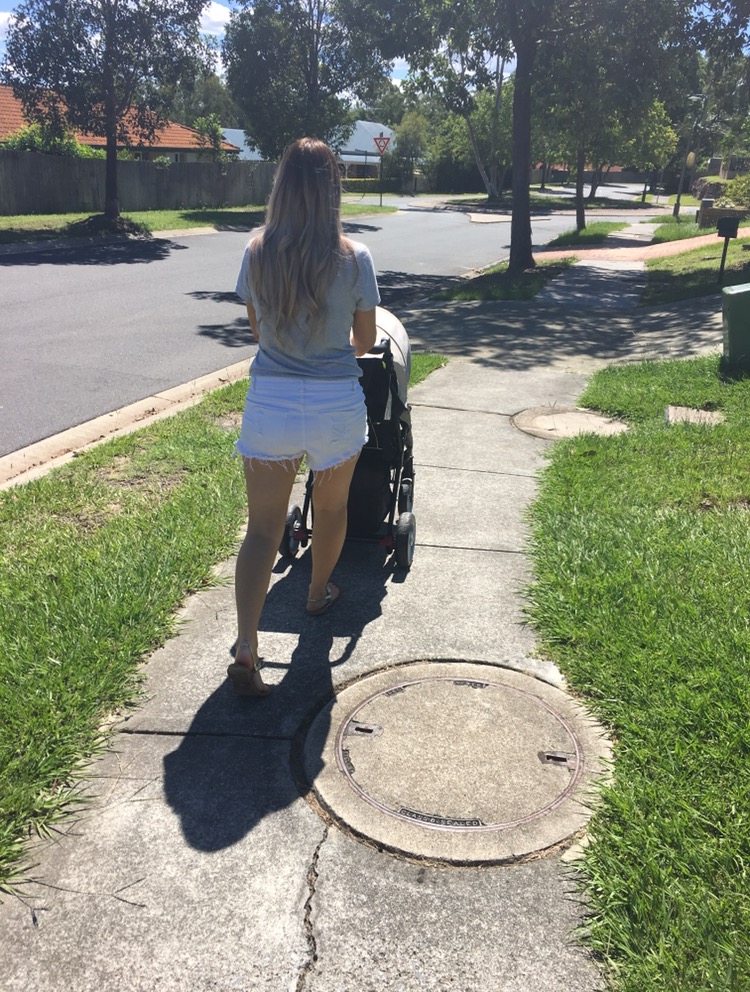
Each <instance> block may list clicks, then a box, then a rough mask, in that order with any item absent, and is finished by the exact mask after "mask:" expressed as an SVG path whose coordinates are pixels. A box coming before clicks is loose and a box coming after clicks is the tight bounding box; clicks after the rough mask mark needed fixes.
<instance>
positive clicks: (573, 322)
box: [399, 276, 722, 372]
mask: <svg viewBox="0 0 750 992" xmlns="http://www.w3.org/2000/svg"><path fill="white" fill-rule="evenodd" d="M561 278H565V277H564V276H562V277H561ZM550 285H552V284H550ZM720 313H721V300H720V299H717V298H713V297H705V298H701V299H696V300H685V301H682V302H680V303H674V304H670V305H669V306H668V307H659V308H654V309H645V308H644V309H637V310H629V311H627V312H624V311H615V310H606V309H596V307H595V306H577V307H573V306H563V305H560V304H546V305H545V304H540V303H537V302H535V301H533V300H530V301H528V302H525V303H524V302H520V303H518V302H513V303H446V304H438V303H436V304H434V305H426V306H423V307H420V308H419V309H418V310H417V309H415V310H412V311H411V312H409V311H408V310H407V311H406V312H402V313H399V317H400V319H401V320H402V321H403V323H404V326H405V327H406V330H407V332H408V334H409V338H410V340H411V345H412V349H413V350H414V351H423V352H439V353H440V354H442V355H446V356H447V357H449V358H453V357H455V358H464V359H468V360H470V361H472V362H476V363H477V364H479V365H483V366H485V367H488V368H498V369H503V370H505V371H519V372H523V371H531V370H534V369H538V368H540V367H548V366H551V365H555V364H558V365H560V364H570V363H571V362H574V361H577V360H581V359H588V360H594V361H603V362H607V361H609V362H611V361H626V360H638V359H643V358H651V357H653V358H680V357H685V356H688V355H692V354H699V353H700V354H702V353H706V352H707V351H711V350H720V349H721V342H722V336H721V325H720Z"/></svg>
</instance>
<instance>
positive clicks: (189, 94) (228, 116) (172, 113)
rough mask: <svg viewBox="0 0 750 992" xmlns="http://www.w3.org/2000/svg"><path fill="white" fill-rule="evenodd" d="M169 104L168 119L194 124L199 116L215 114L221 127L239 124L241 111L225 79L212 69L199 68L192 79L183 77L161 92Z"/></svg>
mask: <svg viewBox="0 0 750 992" xmlns="http://www.w3.org/2000/svg"><path fill="white" fill-rule="evenodd" d="M162 95H163V97H164V101H165V103H166V105H167V106H168V107H169V119H170V120H172V121H177V123H178V124H186V125H187V126H188V127H194V126H195V120H196V118H198V117H208V116H209V115H211V114H215V115H216V116H217V117H218V118H219V121H220V123H221V126H222V127H237V128H238V127H240V126H241V124H240V112H239V110H238V109H237V107H236V106H235V103H234V101H233V100H232V97H231V94H230V92H229V90H228V88H227V85H226V83H225V82H224V81H223V80H222V79H220V78H219V77H218V76H217V75H216V73H214V72H201V73H200V74H199V75H198V76H197V78H195V79H186V80H183V81H182V82H181V83H180V84H179V85H178V86H171V87H169V89H168V90H167V91H166V92H164V93H163V94H162Z"/></svg>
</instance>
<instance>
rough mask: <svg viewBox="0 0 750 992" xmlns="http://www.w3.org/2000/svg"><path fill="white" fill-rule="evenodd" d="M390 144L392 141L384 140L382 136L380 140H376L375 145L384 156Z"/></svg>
mask: <svg viewBox="0 0 750 992" xmlns="http://www.w3.org/2000/svg"><path fill="white" fill-rule="evenodd" d="M390 143H391V139H390V138H384V137H383V135H382V134H381V136H380V137H379V138H375V144H376V145H377V149H378V151H379V152H380V154H381V155H382V154H383V152H384V151H385V150H386V148H387V147H388V145H389V144H390Z"/></svg>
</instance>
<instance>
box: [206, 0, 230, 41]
mask: <svg viewBox="0 0 750 992" xmlns="http://www.w3.org/2000/svg"><path fill="white" fill-rule="evenodd" d="M229 13H230V11H229V8H228V7H222V5H221V4H220V3H216V0H211V3H209V5H208V6H207V7H206V8H205V9H204V11H203V13H202V14H201V31H202V32H203V33H204V34H214V35H219V36H220V35H223V34H224V31H225V29H226V26H227V24H228V23H229Z"/></svg>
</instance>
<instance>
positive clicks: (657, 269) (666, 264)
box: [641, 231, 750, 306]
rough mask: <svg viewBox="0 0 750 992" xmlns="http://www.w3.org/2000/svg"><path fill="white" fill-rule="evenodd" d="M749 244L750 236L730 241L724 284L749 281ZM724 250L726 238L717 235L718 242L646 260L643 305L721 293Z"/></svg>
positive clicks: (731, 284) (730, 284)
mask: <svg viewBox="0 0 750 992" xmlns="http://www.w3.org/2000/svg"><path fill="white" fill-rule="evenodd" d="M707 233H709V234H710V233H711V232H710V231H709V232H707ZM746 246H750V237H745V238H736V239H733V240H731V241H730V242H729V250H728V252H727V258H726V263H725V267H724V278H723V285H724V286H737V285H740V284H741V283H746V282H750V250H746ZM723 249H724V239H723V238H719V237H717V238H716V243H715V244H709V245H704V246H703V247H701V248H693V249H692V250H690V251H686V252H681V253H680V254H678V255H671V256H667V257H665V258H654V259H650V260H649V261H647V262H646V268H647V270H648V282H647V284H646V289H645V291H644V293H643V296H642V297H641V305H642V306H653V305H656V304H659V303H672V302H675V301H677V300H687V299H691V298H692V297H697V296H712V295H718V294H719V293H720V292H721V287H720V286H719V282H718V275H719V268H720V266H721V256H722V252H723Z"/></svg>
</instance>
